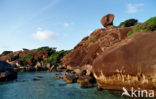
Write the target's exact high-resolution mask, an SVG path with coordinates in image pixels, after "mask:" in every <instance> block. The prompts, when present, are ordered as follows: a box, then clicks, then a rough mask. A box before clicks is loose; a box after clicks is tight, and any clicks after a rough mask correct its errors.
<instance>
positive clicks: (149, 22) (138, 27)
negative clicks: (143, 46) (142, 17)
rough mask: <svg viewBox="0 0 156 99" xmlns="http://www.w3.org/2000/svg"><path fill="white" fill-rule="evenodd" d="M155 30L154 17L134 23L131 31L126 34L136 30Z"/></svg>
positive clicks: (155, 19)
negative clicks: (140, 22)
mask: <svg viewBox="0 0 156 99" xmlns="http://www.w3.org/2000/svg"><path fill="white" fill-rule="evenodd" d="M155 30H156V17H152V18H150V19H148V20H147V21H146V22H144V23H142V24H138V25H136V26H135V27H134V28H133V29H132V30H131V31H129V32H128V34H127V36H130V35H132V34H134V33H136V32H152V31H155Z"/></svg>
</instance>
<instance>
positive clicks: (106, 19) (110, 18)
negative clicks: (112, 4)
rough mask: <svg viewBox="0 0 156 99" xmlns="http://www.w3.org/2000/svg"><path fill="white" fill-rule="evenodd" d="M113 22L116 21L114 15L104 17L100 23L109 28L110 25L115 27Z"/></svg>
mask: <svg viewBox="0 0 156 99" xmlns="http://www.w3.org/2000/svg"><path fill="white" fill-rule="evenodd" d="M113 20H114V15H113V14H107V15H105V16H103V17H102V19H101V21H100V22H101V24H102V25H103V26H104V27H107V26H108V25H113Z"/></svg>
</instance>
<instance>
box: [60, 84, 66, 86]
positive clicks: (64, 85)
mask: <svg viewBox="0 0 156 99" xmlns="http://www.w3.org/2000/svg"><path fill="white" fill-rule="evenodd" d="M66 85H67V84H59V86H66Z"/></svg>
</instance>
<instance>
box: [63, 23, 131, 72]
mask: <svg viewBox="0 0 156 99" xmlns="http://www.w3.org/2000/svg"><path fill="white" fill-rule="evenodd" d="M130 30H131V27H127V28H118V27H115V26H107V28H105V29H97V30H95V31H94V32H93V33H91V35H90V36H88V37H85V38H84V39H82V41H81V42H80V43H79V44H78V45H77V46H75V47H74V49H73V50H72V51H71V52H70V53H69V54H67V55H66V56H65V57H64V58H63V59H62V64H63V65H65V66H67V68H68V69H75V68H76V67H82V66H84V65H92V63H93V61H94V59H95V58H96V57H97V56H99V55H100V54H101V53H102V52H104V51H105V49H106V48H108V47H111V46H112V45H114V44H115V43H117V42H120V41H121V40H122V39H125V37H126V35H127V33H128V31H130Z"/></svg>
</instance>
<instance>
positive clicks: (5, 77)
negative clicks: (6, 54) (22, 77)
mask: <svg viewBox="0 0 156 99" xmlns="http://www.w3.org/2000/svg"><path fill="white" fill-rule="evenodd" d="M16 78H17V72H15V71H14V70H13V67H12V66H11V65H10V64H8V63H7V62H4V61H0V81H9V80H13V79H16Z"/></svg>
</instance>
